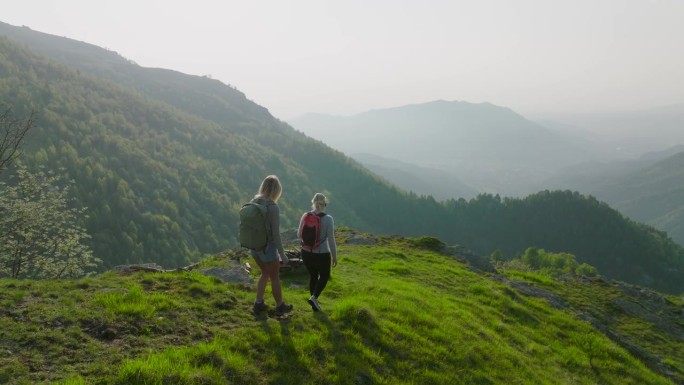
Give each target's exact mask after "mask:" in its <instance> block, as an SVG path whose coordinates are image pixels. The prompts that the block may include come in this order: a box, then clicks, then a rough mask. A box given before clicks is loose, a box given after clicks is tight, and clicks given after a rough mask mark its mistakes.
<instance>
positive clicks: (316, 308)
mask: <svg viewBox="0 0 684 385" xmlns="http://www.w3.org/2000/svg"><path fill="white" fill-rule="evenodd" d="M309 305H311V310H313V311H321V305H320V304H319V303H318V298H316V297H314V296H313V295H312V296H311V297H309Z"/></svg>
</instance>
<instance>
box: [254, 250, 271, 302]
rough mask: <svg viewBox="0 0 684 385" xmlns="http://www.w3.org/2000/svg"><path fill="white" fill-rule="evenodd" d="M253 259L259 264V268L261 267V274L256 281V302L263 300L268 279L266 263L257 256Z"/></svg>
mask: <svg viewBox="0 0 684 385" xmlns="http://www.w3.org/2000/svg"><path fill="white" fill-rule="evenodd" d="M254 261H255V262H256V264H257V265H258V266H259V269H261V275H260V276H259V280H258V281H257V292H256V300H257V302H264V292H265V291H266V284H268V279H269V273H268V265H267V264H265V263H264V262H262V261H261V260H259V259H258V258H254Z"/></svg>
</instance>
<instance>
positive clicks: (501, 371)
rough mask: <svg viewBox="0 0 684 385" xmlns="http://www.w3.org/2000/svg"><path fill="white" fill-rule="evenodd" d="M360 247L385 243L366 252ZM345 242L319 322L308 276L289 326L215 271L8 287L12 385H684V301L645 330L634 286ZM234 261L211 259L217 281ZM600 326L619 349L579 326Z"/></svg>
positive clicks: (291, 297) (0, 297)
mask: <svg viewBox="0 0 684 385" xmlns="http://www.w3.org/2000/svg"><path fill="white" fill-rule="evenodd" d="M360 240H363V241H364V243H367V244H369V245H363V246H354V245H353V244H352V243H356V242H358V241H360ZM338 243H339V244H340V260H339V261H340V264H339V266H338V267H337V268H336V269H335V270H334V271H333V280H332V281H331V282H330V283H329V286H328V288H327V289H326V291H325V292H324V295H323V296H322V297H321V303H322V306H323V311H322V312H320V313H313V312H312V311H311V310H310V308H309V306H308V305H307V304H306V301H305V299H306V298H307V296H308V294H307V292H306V289H305V287H306V285H305V282H306V280H307V279H308V278H307V276H306V274H305V273H303V274H302V273H298V272H296V271H295V272H292V273H289V274H284V275H283V281H284V285H285V297H286V299H287V300H288V301H290V302H292V303H294V305H295V310H294V314H293V315H292V317H291V318H289V319H286V320H280V321H279V320H276V319H274V318H272V317H270V316H267V315H265V314H261V315H257V316H254V315H252V314H251V313H250V311H249V309H250V307H251V302H252V301H253V295H254V294H253V288H251V287H248V286H244V285H243V284H228V283H222V282H221V281H220V280H218V279H215V278H212V277H205V276H203V275H201V274H199V273H188V272H180V273H161V274H159V273H158V274H149V273H136V274H133V275H131V276H117V275H115V274H113V273H107V274H104V275H102V276H98V277H92V278H87V279H82V280H77V281H68V282H47V281H43V282H36V281H8V280H0V287H2V290H0V303H2V304H3V306H2V307H1V308H0V309H2V310H0V312H1V313H0V314H1V315H2V317H0V326H1V327H0V336H1V337H2V338H0V349H1V350H2V351H3V355H2V356H0V383H8V382H10V383H13V384H24V383H32V384H40V383H60V384H84V383H88V384H161V383H169V382H171V383H174V384H231V383H240V384H275V383H277V384H285V385H287V384H293V385H294V384H297V385H301V384H321V383H335V384H416V383H420V384H446V383H448V384H509V383H511V382H513V381H519V382H523V383H534V384H620V385H622V384H673V383H681V381H683V380H684V371H683V369H684V357H682V352H681V349H678V346H681V341H682V330H683V327H682V324H681V320H680V321H679V323H678V324H674V326H673V329H671V330H669V331H665V330H664V329H662V328H661V327H660V326H658V325H656V324H654V323H653V322H654V321H653V319H654V318H653V317H654V316H655V314H656V313H657V314H659V316H658V318H657V319H661V320H664V319H666V317H667V314H670V313H672V314H673V316H674V317H676V314H677V312H679V313H681V311H682V302H681V300H677V299H674V298H669V297H664V296H660V295H657V294H656V293H653V294H652V295H653V298H660V299H661V300H662V301H663V302H664V303H665V304H666V305H665V306H664V307H662V308H660V309H658V310H657V311H656V310H653V313H649V312H644V313H642V315H641V316H637V315H634V314H632V313H628V312H626V311H625V310H622V308H620V307H616V306H615V305H614V304H615V303H622V302H630V301H633V300H635V299H636V297H638V296H637V295H636V294H633V293H632V294H628V293H627V291H626V290H623V289H620V287H619V286H614V285H611V284H606V283H603V282H602V281H596V282H591V281H583V280H572V281H571V282H569V283H567V284H564V283H562V282H560V281H553V280H550V279H548V278H544V277H543V276H539V275H535V274H533V273H529V272H528V273H515V272H513V271H509V272H507V273H506V276H504V275H500V274H494V273H487V274H482V273H477V272H473V271H470V270H469V268H468V265H467V264H464V263H463V262H460V261H459V260H458V259H456V258H454V257H452V256H449V255H445V254H441V253H440V252H438V251H436V250H439V249H441V248H442V245H440V244H439V242H438V241H436V240H435V239H433V238H420V239H402V238H389V237H373V236H369V235H367V234H355V233H353V232H348V231H347V232H340V233H338ZM233 256H235V255H233ZM458 256H459V254H458V253H457V257H458ZM227 262H228V261H227V260H226V259H225V257H213V258H209V259H206V260H204V261H203V267H202V268H201V269H206V268H209V267H212V266H214V267H216V266H226V263H227ZM544 296H546V297H544ZM585 296H586V297H588V298H586V299H581V300H579V301H578V299H580V298H583V297H585ZM671 301H676V302H671ZM269 302H271V300H270V299H269ZM550 304H554V307H552V306H550ZM579 304H581V306H580V305H579ZM271 305H272V304H271ZM625 308H626V307H625ZM588 316H591V317H592V318H593V319H595V320H596V325H599V324H601V325H604V327H606V328H607V329H605V330H604V332H605V333H606V334H607V335H610V336H611V337H610V338H608V337H607V336H606V335H604V334H602V333H600V332H598V331H597V330H595V329H593V328H592V327H591V326H590V324H589V323H587V322H585V321H582V320H580V319H579V318H585V319H586V318H587V317H588ZM609 320H610V322H612V323H610V324H608V323H607V322H608V321H609ZM643 333H646V334H643ZM643 335H646V336H647V339H645V338H642V337H640V336H643ZM616 337H617V338H616ZM652 340H653V341H652ZM655 340H657V341H659V342H658V343H655ZM613 341H622V342H620V343H616V342H613ZM630 344H631V345H630ZM626 346H627V347H626ZM628 347H629V348H628ZM635 349H640V350H635ZM637 351H639V352H641V355H640V356H638V357H639V358H636V357H635V352H637ZM5 352H7V353H5ZM646 357H649V359H648V360H647V359H646Z"/></svg>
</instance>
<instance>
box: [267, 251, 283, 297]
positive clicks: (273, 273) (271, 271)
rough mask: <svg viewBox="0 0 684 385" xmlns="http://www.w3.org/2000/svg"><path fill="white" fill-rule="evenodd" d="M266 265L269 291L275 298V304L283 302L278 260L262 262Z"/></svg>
mask: <svg viewBox="0 0 684 385" xmlns="http://www.w3.org/2000/svg"><path fill="white" fill-rule="evenodd" d="M264 265H265V266H266V273H267V274H268V278H267V279H270V280H271V292H272V293H273V299H275V302H276V305H280V304H281V303H283V293H282V291H281V289H280V262H279V261H277V260H276V261H273V262H269V263H265V264H264Z"/></svg>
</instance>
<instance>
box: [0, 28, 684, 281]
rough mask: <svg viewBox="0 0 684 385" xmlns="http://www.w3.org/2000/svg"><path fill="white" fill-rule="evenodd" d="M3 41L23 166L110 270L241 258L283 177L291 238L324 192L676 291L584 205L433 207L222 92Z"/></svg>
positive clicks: (375, 210) (198, 81) (83, 47)
mask: <svg viewBox="0 0 684 385" xmlns="http://www.w3.org/2000/svg"><path fill="white" fill-rule="evenodd" d="M8 31H9V32H8ZM0 33H2V34H5V35H9V36H11V37H12V38H13V39H18V40H10V39H8V38H4V37H0V101H1V102H2V104H3V108H12V110H13V113H14V114H16V115H17V116H22V115H28V114H30V113H31V112H32V111H35V112H36V120H35V125H34V128H33V129H32V131H31V133H30V137H29V138H28V139H27V140H26V143H25V147H24V150H25V151H24V156H23V157H22V159H21V161H22V162H23V163H24V164H26V165H28V166H29V167H32V168H36V167H38V166H45V167H48V168H49V169H51V170H63V172H64V173H65V174H66V175H65V176H66V178H68V179H73V180H74V181H75V183H74V186H73V187H72V191H73V193H74V195H75V198H76V202H78V204H79V205H80V206H81V207H85V208H87V212H88V218H87V219H85V221H86V222H85V223H84V226H85V228H86V229H87V230H88V232H89V234H90V235H91V236H92V239H91V243H92V249H93V252H94V255H96V256H97V257H98V258H101V259H102V260H103V261H104V264H103V266H102V268H103V269H106V268H110V267H112V266H114V265H118V264H124V263H139V262H157V263H160V264H162V265H163V266H166V267H176V266H180V265H184V264H188V263H189V262H191V261H193V260H196V259H197V258H198V257H199V256H200V255H202V254H206V253H215V252H218V251H221V250H224V249H226V248H229V247H233V246H235V245H236V235H237V212H238V208H239V207H240V206H241V205H242V203H243V202H245V201H246V200H248V199H249V198H250V197H251V196H252V195H253V194H254V192H255V190H256V189H257V187H258V184H259V182H260V181H261V179H262V178H263V177H264V176H265V175H268V174H277V175H278V176H280V178H281V180H282V182H283V185H284V195H283V198H282V199H281V202H280V203H281V211H282V217H283V226H284V228H286V229H287V228H292V227H294V226H295V225H296V223H297V221H298V219H299V216H300V215H301V212H302V211H304V210H306V209H307V208H308V207H309V205H310V203H309V202H310V199H311V196H312V195H313V193H314V192H317V191H321V192H325V193H327V194H328V195H329V197H330V199H331V202H332V204H331V205H330V208H329V211H330V213H331V214H332V215H333V216H334V217H335V220H336V224H338V225H344V226H349V227H352V228H357V229H359V230H364V231H373V232H376V233H386V234H402V235H410V236H417V235H434V236H438V237H440V238H441V239H443V240H445V241H447V242H449V243H454V244H461V245H463V246H465V247H467V248H470V249H472V250H474V251H475V252H477V253H480V254H483V255H488V254H489V253H492V252H493V251H494V250H500V251H501V252H502V253H503V254H504V255H505V256H506V257H509V258H512V257H513V256H515V255H517V254H519V253H522V252H524V250H526V249H527V248H528V247H530V246H534V247H539V248H543V249H545V250H547V251H549V252H569V253H572V254H574V255H576V256H577V258H578V261H580V262H587V263H589V264H591V265H593V266H596V267H597V268H598V269H599V271H600V272H601V273H602V274H606V275H608V276H610V277H615V278H620V279H623V280H627V281H630V282H634V283H638V284H644V285H650V286H653V287H656V288H659V289H663V290H667V291H673V292H681V291H684V284H683V283H681V282H679V281H680V280H679V279H677V277H678V276H680V275H681V271H683V270H684V257H683V256H684V251H683V250H682V248H681V247H680V246H679V245H677V244H676V243H674V242H672V241H671V240H670V239H669V238H668V237H667V236H666V234H664V233H662V232H658V231H655V230H653V229H652V228H650V227H647V226H644V225H640V224H637V223H634V222H633V221H630V220H628V219H626V218H624V217H623V216H621V215H620V214H619V213H617V212H616V211H615V210H613V209H611V208H610V207H608V206H607V205H605V204H603V203H601V202H598V201H597V200H595V199H594V198H592V197H587V196H584V195H582V194H579V193H576V192H569V191H556V192H540V193H538V194H535V195H532V196H530V197H527V198H524V199H508V198H504V199H501V198H499V197H498V196H491V195H481V196H478V197H477V198H474V199H472V200H470V201H466V200H463V199H460V200H450V201H446V202H437V201H436V200H435V199H433V198H432V197H429V196H428V197H425V196H417V195H415V194H412V193H406V192H403V191H400V190H399V189H398V188H396V187H394V186H391V185H389V184H387V183H386V182H383V181H382V180H381V179H380V178H378V177H376V176H375V175H373V174H372V173H370V172H369V171H367V170H365V169H364V168H362V167H361V166H360V165H359V164H358V163H356V162H355V161H353V160H351V159H350V158H348V157H346V156H345V155H344V154H342V153H339V152H337V151H334V150H332V149H330V148H329V147H327V146H325V145H324V144H322V143H320V142H318V141H315V140H313V139H311V138H308V137H306V136H304V135H303V134H301V133H299V132H297V131H296V130H294V129H293V128H292V127H290V126H288V125H287V124H285V123H283V122H281V121H279V120H277V119H275V118H274V117H273V116H271V115H270V113H269V112H268V110H266V109H265V108H263V107H261V106H258V105H256V104H255V103H253V102H251V101H249V100H248V99H247V98H246V97H245V95H244V94H242V93H241V92H239V91H238V90H235V89H234V88H233V87H230V86H228V85H225V84H223V83H221V82H219V81H217V80H213V79H209V78H207V77H198V76H189V75H185V74H181V73H178V72H174V71H169V70H161V69H147V68H142V67H139V66H137V65H136V64H134V63H131V62H130V61H128V60H126V59H124V58H121V57H120V56H118V55H116V54H115V53H113V52H109V51H106V50H103V49H100V48H98V47H95V46H91V45H88V44H85V43H79V42H74V41H71V40H68V39H63V38H57V37H54V36H49V35H44V34H40V33H37V32H33V31H31V30H29V29H26V28H16V27H11V26H7V25H2V24H0ZM9 171H10V172H11V170H9ZM10 172H5V173H3V174H1V175H0V177H2V178H6V177H7V175H9V174H10Z"/></svg>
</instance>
